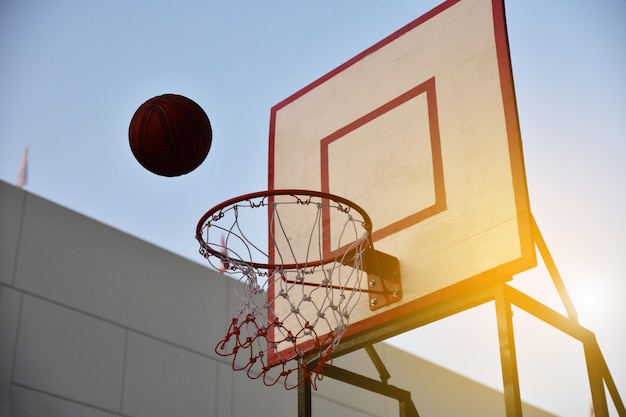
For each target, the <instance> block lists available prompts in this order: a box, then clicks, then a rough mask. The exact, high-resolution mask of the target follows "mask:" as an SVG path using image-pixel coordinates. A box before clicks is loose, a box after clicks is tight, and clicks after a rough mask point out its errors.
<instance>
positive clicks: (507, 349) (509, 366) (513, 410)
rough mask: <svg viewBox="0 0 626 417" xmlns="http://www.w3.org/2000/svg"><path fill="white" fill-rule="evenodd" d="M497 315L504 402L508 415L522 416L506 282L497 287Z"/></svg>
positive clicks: (513, 416)
mask: <svg viewBox="0 0 626 417" xmlns="http://www.w3.org/2000/svg"><path fill="white" fill-rule="evenodd" d="M494 299H495V304H496V317H497V320H498V338H499V340H500V361H501V364H502V382H503V384H504V402H505V406H506V416H507V417H522V399H521V396H520V389H519V377H518V373H517V357H516V354H515V338H514V335H513V311H512V309H511V303H510V301H509V300H508V298H507V296H506V292H505V284H501V285H499V286H497V287H496V288H495V297H494Z"/></svg>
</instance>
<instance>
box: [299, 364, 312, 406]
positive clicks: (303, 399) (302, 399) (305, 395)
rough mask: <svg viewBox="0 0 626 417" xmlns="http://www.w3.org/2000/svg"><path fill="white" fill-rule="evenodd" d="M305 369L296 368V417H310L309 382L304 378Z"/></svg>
mask: <svg viewBox="0 0 626 417" xmlns="http://www.w3.org/2000/svg"><path fill="white" fill-rule="evenodd" d="M305 374H306V369H304V368H298V381H302V380H304V382H302V384H300V385H298V417H311V381H309V379H308V378H305Z"/></svg>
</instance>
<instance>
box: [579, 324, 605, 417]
mask: <svg viewBox="0 0 626 417" xmlns="http://www.w3.org/2000/svg"><path fill="white" fill-rule="evenodd" d="M582 342H583V348H584V350H585V359H586V360H587V374H588V375H589V387H590V388H591V401H592V403H593V411H594V414H593V415H594V416H595V417H609V409H608V407H607V403H606V392H605V390H604V378H603V377H602V368H601V367H600V366H599V363H598V362H599V361H598V359H599V358H598V352H597V349H598V344H597V342H596V340H595V336H593V337H592V338H587V339H585V340H583V341H582Z"/></svg>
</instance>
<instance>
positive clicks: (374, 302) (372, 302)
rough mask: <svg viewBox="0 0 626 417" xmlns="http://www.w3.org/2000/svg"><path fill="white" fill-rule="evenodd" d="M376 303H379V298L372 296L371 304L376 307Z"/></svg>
mask: <svg viewBox="0 0 626 417" xmlns="http://www.w3.org/2000/svg"><path fill="white" fill-rule="evenodd" d="M376 304H378V299H376V298H372V299H371V300H370V305H371V306H372V307H376Z"/></svg>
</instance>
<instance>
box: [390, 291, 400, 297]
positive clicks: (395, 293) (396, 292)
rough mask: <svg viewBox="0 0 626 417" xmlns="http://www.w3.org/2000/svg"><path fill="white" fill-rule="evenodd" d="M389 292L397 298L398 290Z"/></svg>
mask: <svg viewBox="0 0 626 417" xmlns="http://www.w3.org/2000/svg"><path fill="white" fill-rule="evenodd" d="M391 294H392V295H393V298H398V296H399V295H400V291H398V290H394V292H393V293H391Z"/></svg>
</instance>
